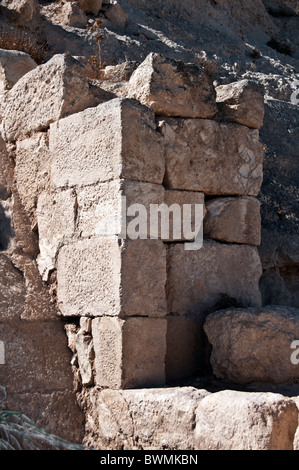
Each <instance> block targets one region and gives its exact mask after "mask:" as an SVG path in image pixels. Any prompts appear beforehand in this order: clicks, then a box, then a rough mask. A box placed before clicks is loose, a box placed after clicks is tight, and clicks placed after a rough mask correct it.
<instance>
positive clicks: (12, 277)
mask: <svg viewBox="0 0 299 470" xmlns="http://www.w3.org/2000/svg"><path fill="white" fill-rule="evenodd" d="M25 295H26V289H25V283H24V278H23V276H22V274H21V273H20V271H19V270H18V269H16V268H15V267H14V265H13V264H12V262H11V261H10V260H9V258H8V257H7V256H5V255H4V254H1V256H0V318H1V320H0V321H1V322H4V321H11V320H16V319H20V318H21V316H22V313H23V311H24V302H25ZM1 339H2V338H1V337H0V340H1Z"/></svg>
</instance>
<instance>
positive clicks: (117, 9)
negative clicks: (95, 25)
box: [105, 1, 129, 28]
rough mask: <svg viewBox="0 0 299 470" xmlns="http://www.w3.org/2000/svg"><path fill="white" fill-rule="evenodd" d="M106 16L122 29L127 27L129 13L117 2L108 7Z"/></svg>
mask: <svg viewBox="0 0 299 470" xmlns="http://www.w3.org/2000/svg"><path fill="white" fill-rule="evenodd" d="M105 16H106V18H107V19H108V20H109V21H112V23H115V24H117V25H118V26H120V27H121V28H124V27H125V26H126V24H127V22H128V19H129V15H128V13H127V12H126V11H125V10H124V9H123V8H122V6H121V5H120V4H119V3H118V2H115V1H114V2H113V3H111V4H110V5H109V6H108V9H107V11H105Z"/></svg>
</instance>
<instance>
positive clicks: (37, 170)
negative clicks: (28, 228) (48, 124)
mask: <svg viewBox="0 0 299 470" xmlns="http://www.w3.org/2000/svg"><path fill="white" fill-rule="evenodd" d="M49 164H50V162H49V148H48V143H47V134H46V133H44V132H39V133H37V134H35V135H33V136H32V137H30V138H29V139H24V140H19V141H18V142H17V144H16V165H15V178H16V185H17V189H18V193H19V195H20V198H21V200H22V203H23V205H24V208H25V210H26V213H27V215H28V216H29V217H30V220H31V222H32V225H34V224H35V222H36V206H37V199H38V196H39V194H40V193H41V192H42V191H44V190H45V188H46V186H47V182H48V178H49V172H50V167H49Z"/></svg>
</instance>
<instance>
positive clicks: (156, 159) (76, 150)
mask: <svg viewBox="0 0 299 470" xmlns="http://www.w3.org/2000/svg"><path fill="white" fill-rule="evenodd" d="M50 151H51V154H52V157H53V163H52V170H51V178H52V183H53V184H54V185H56V186H57V187H65V186H76V185H78V186H85V185H90V184H94V183H98V182H104V181H110V180H112V179H119V178H127V179H132V180H137V181H145V182H149V183H158V184H161V183H162V181H163V176H164V155H163V139H162V137H161V135H160V134H159V133H158V132H157V131H156V124H155V118H154V113H153V111H151V110H150V109H149V108H147V107H145V106H142V105H140V104H139V103H138V102H137V101H135V100H128V99H119V98H117V99H114V100H111V101H109V102H107V103H103V104H101V105H99V106H97V107H96V108H89V109H86V110H85V111H83V112H81V113H77V114H75V115H73V116H70V117H68V118H65V119H62V120H61V121H59V122H58V123H55V124H52V125H51V128H50Z"/></svg>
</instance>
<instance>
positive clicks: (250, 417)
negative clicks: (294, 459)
mask: <svg viewBox="0 0 299 470" xmlns="http://www.w3.org/2000/svg"><path fill="white" fill-rule="evenodd" d="M297 425H298V410H296V404H295V403H294V402H293V400H291V399H290V398H287V397H285V396H283V395H280V394H278V393H258V392H239V391H235V390H223V391H221V392H217V393H211V394H210V395H208V396H206V397H204V398H203V399H202V400H201V401H200V402H199V405H198V408H197V410H196V427H195V431H194V442H195V448H196V449H198V450H292V448H293V439H294V434H295V431H296V428H297Z"/></svg>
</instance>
